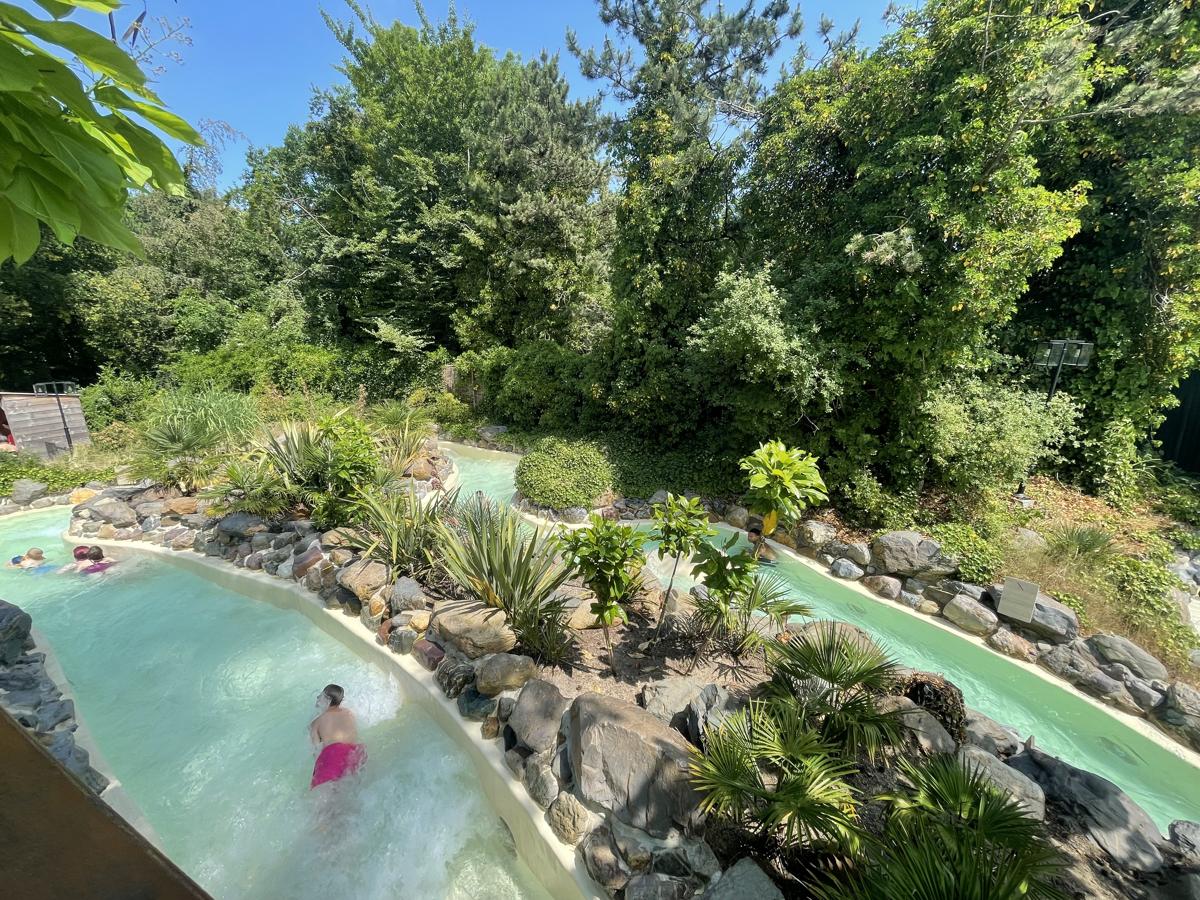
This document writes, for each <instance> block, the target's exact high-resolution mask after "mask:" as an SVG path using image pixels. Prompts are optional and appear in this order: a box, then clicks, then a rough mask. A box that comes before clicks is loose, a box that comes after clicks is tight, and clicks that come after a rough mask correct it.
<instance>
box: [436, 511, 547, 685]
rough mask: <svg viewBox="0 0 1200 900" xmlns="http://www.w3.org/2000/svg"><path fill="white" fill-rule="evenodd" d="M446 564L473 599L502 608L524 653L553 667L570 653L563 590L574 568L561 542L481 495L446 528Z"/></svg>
mask: <svg viewBox="0 0 1200 900" xmlns="http://www.w3.org/2000/svg"><path fill="white" fill-rule="evenodd" d="M440 544H441V560H440V562H441V565H442V567H443V568H444V569H445V571H446V573H447V574H448V575H449V576H450V577H451V579H453V581H454V582H455V583H456V584H457V585H458V586H459V587H460V588H461V589H462V590H463V591H464V592H465V593H466V594H467V595H468V596H469V597H472V598H473V599H475V600H478V601H480V602H482V603H486V604H487V605H488V606H494V607H497V608H499V609H502V610H503V611H504V613H505V616H506V619H507V621H508V624H509V627H510V628H512V630H513V633H514V634H515V635H516V636H517V643H518V645H519V646H520V647H521V649H522V650H523V651H524V652H526V653H529V654H530V655H532V656H534V657H535V658H537V659H540V660H542V661H544V662H547V663H558V662H562V661H563V659H564V658H565V657H566V655H567V652H568V651H569V649H570V643H571V642H570V637H569V635H568V633H567V610H566V604H565V601H564V600H563V599H562V598H560V597H558V596H557V593H556V592H557V591H558V589H559V588H560V587H562V585H563V583H564V582H565V581H566V580H567V579H568V578H569V577H570V575H571V569H570V568H569V567H568V566H567V565H565V564H563V563H562V562H561V561H559V559H558V554H557V542H556V540H555V538H553V537H552V536H551V535H548V534H546V533H544V532H543V531H541V529H536V530H532V531H531V530H530V529H529V528H527V527H526V526H525V525H524V524H523V522H522V520H521V517H520V515H519V514H518V513H517V512H516V511H515V510H513V509H511V508H510V507H507V506H497V505H495V504H494V503H492V501H491V500H489V499H487V498H486V497H479V496H475V497H472V498H471V499H469V500H467V502H466V503H465V504H462V505H461V506H460V507H459V508H458V509H457V510H456V514H455V516H454V519H453V521H452V522H444V523H443V524H442V525H441V541H440Z"/></svg>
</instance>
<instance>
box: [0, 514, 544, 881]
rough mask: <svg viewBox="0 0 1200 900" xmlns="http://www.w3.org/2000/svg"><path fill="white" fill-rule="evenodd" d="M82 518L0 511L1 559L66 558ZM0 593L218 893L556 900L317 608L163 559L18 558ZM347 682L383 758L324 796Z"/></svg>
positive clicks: (423, 727)
mask: <svg viewBox="0 0 1200 900" xmlns="http://www.w3.org/2000/svg"><path fill="white" fill-rule="evenodd" d="M67 519H68V514H67V511H66V510H63V509H61V508H60V509H52V510H47V511H46V512H45V513H30V514H25V515H19V516H14V517H9V518H5V519H0V553H3V554H4V558H6V559H7V558H8V557H11V556H13V555H15V554H17V553H22V552H24V551H25V549H26V548H28V547H30V546H41V547H42V548H44V549H45V550H46V554H47V557H48V558H49V559H51V560H52V561H55V562H65V561H66V559H67V550H66V548H64V547H63V544H62V542H61V540H60V539H59V535H60V534H61V532H62V530H63V528H65V527H66V524H67ZM0 597H4V598H5V599H7V600H9V601H11V602H14V603H17V604H19V605H20V606H22V607H24V608H25V609H26V610H27V611H28V612H29V613H30V614H31V615H32V616H33V619H34V624H35V626H36V627H37V628H38V629H39V630H40V631H41V633H42V634H44V635H45V636H46V638H47V639H48V640H49V641H50V643H51V644H52V645H53V647H54V651H55V653H56V655H57V656H58V658H59V661H60V663H61V665H62V668H63V671H64V673H65V674H66V676H67V678H68V680H69V681H70V684H71V688H72V690H73V691H74V693H75V695H76V697H77V699H78V704H79V709H80V710H81V711H82V714H83V717H84V719H85V721H86V723H87V726H88V728H89V730H90V731H91V732H92V735H93V737H94V738H95V741H96V743H97V744H98V745H99V747H100V749H101V751H102V752H103V754H104V756H105V757H106V758H107V760H108V763H109V764H110V766H111V768H112V769H113V770H114V771H113V774H114V775H115V776H116V777H117V778H118V779H119V780H120V781H121V782H122V783H123V784H124V786H125V789H126V791H127V792H128V793H129V795H130V796H131V797H132V799H133V800H134V801H136V802H137V804H138V805H139V806H140V807H141V809H142V811H143V812H144V813H145V816H146V819H147V821H148V822H149V824H150V825H151V826H152V828H153V829H154V831H155V832H156V833H157V836H158V838H159V840H160V842H161V844H162V847H163V849H164V850H165V851H166V852H167V854H168V855H169V856H170V857H171V858H172V859H173V860H175V862H176V863H178V864H179V865H180V866H181V867H182V868H183V869H184V870H186V871H187V872H188V873H189V874H190V875H191V876H192V877H193V878H195V879H196V880H197V881H198V882H199V883H200V884H201V885H202V886H203V887H204V888H205V889H206V890H208V891H209V892H210V893H211V894H212V895H213V896H214V897H218V898H225V897H230V898H233V897H237V898H243V897H244V898H271V900H274V898H307V897H312V898H322V900H324V898H333V897H356V898H371V897H412V898H427V897H429V898H438V897H442V898H453V900H475V898H480V900H482V898H545V897H546V896H547V895H546V894H545V893H544V892H543V891H542V890H541V888H540V886H539V885H538V884H537V882H536V880H535V879H534V878H533V876H532V875H531V873H529V871H528V870H527V869H525V867H524V866H523V865H522V864H521V863H520V862H519V860H517V858H516V856H515V854H514V852H513V851H512V849H511V847H510V845H509V842H508V837H507V834H506V831H505V829H504V826H503V824H502V823H501V822H500V821H499V819H498V818H497V817H496V816H495V815H494V814H493V813H492V812H491V810H490V808H489V807H488V805H487V802H486V800H485V799H484V797H483V794H482V793H481V791H480V790H479V788H478V786H477V784H476V780H475V773H474V770H473V769H472V767H471V765H470V762H469V761H468V760H467V758H466V757H465V756H464V755H463V753H462V752H461V751H460V750H459V749H458V747H457V746H456V745H455V744H454V743H453V742H452V741H451V740H450V738H449V737H447V736H446V735H445V734H444V733H443V732H442V731H441V730H440V729H439V728H438V727H437V726H436V725H435V724H434V722H433V721H432V720H431V719H429V718H428V717H427V716H426V715H425V714H424V713H422V712H421V711H420V710H419V709H418V708H416V706H415V705H402V704H401V701H400V693H399V690H398V687H397V685H396V684H395V683H394V682H393V681H392V678H391V676H390V675H389V674H388V673H386V672H385V671H384V670H382V669H381V668H379V667H377V666H375V665H373V664H371V663H368V662H366V661H364V660H363V659H362V658H360V657H358V656H356V655H355V654H354V653H353V652H352V651H351V650H350V649H348V648H347V647H345V646H343V645H342V644H341V643H339V642H338V641H337V640H336V639H334V638H333V637H331V636H329V635H327V634H326V633H325V632H323V631H321V630H320V629H319V628H317V627H316V626H315V625H313V624H312V623H311V622H310V621H309V620H308V619H307V618H306V617H305V616H304V615H303V614H301V613H299V612H297V611H294V610H285V609H281V608H277V607H274V606H271V605H270V604H267V603H263V602H259V601H255V600H251V599H249V598H248V597H244V596H242V595H240V594H237V593H233V592H230V591H227V590H224V589H222V588H218V587H217V586H215V585H214V584H212V583H210V582H208V581H206V580H205V579H204V578H202V577H200V576H198V575H194V574H191V573H190V572H185V571H183V570H182V569H180V568H178V567H176V566H173V565H172V564H171V563H169V562H167V561H164V560H159V559H155V558H151V557H132V558H130V559H127V560H125V561H123V562H121V563H120V564H119V565H118V566H116V567H115V568H114V569H113V570H112V571H111V572H108V573H105V574H104V575H102V576H89V577H84V576H74V575H71V576H56V575H52V574H47V575H40V576H39V575H29V574H26V573H21V572H14V571H11V570H4V569H0ZM330 681H333V682H337V683H339V684H341V685H342V686H343V687H345V688H346V698H347V699H346V702H347V703H348V704H349V705H350V706H352V707H353V708H354V710H355V711H356V712H357V714H358V716H359V721H360V727H361V731H362V738H363V741H364V742H365V743H366V745H367V751H368V754H369V761H368V765H367V767H366V769H365V772H364V773H363V775H362V777H361V779H360V780H357V781H355V782H353V783H351V784H348V785H346V787H347V790H345V791H344V792H342V793H341V794H340V795H339V796H338V797H336V798H335V801H334V802H332V803H328V804H326V805H325V806H318V804H320V803H323V802H324V800H325V799H327V798H320V797H317V796H315V795H314V793H312V792H310V791H309V789H308V779H309V777H310V775H311V771H312V763H313V754H312V751H311V749H310V747H309V743H308V735H307V726H308V722H309V721H310V719H311V718H312V716H313V715H314V707H313V704H314V701H315V698H316V693H317V692H318V691H319V690H320V689H321V688H322V687H323V686H324V685H325V684H326V683H327V682H330ZM317 793H318V794H319V793H321V792H317Z"/></svg>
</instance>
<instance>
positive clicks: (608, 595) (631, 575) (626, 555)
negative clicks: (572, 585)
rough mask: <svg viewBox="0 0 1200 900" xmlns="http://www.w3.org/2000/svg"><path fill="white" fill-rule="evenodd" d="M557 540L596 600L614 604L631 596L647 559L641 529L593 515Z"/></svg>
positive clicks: (644, 537) (644, 540)
mask: <svg viewBox="0 0 1200 900" xmlns="http://www.w3.org/2000/svg"><path fill="white" fill-rule="evenodd" d="M559 540H560V542H561V545H562V548H563V555H564V557H565V558H566V559H567V561H568V562H569V563H570V564H571V565H572V566H574V568H575V569H576V571H578V572H579V574H580V577H582V578H583V582H584V584H586V585H587V586H588V588H590V589H591V591H592V592H593V593H594V594H595V595H596V598H597V600H598V601H600V602H602V603H604V604H605V605H614V604H620V603H623V602H625V601H626V600H628V599H629V598H630V595H631V594H632V593H633V587H634V584H635V583H636V578H637V576H638V574H639V573H640V572H641V568H642V565H643V563H645V560H646V555H645V553H644V552H643V551H642V545H643V544H645V542H646V536H645V535H644V534H643V533H642V532H640V531H638V530H637V529H636V528H633V527H632V526H630V525H621V524H618V523H617V522H614V521H611V520H610V519H605V518H603V517H601V516H598V515H593V516H592V517H591V520H590V522H589V524H588V526H587V527H586V528H579V529H575V530H573V531H567V532H565V533H564V534H562V535H561V536H560V538H559Z"/></svg>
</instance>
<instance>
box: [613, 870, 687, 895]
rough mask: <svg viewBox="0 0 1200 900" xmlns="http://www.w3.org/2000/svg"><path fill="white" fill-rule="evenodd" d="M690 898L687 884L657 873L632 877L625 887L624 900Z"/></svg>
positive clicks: (678, 879) (679, 879)
mask: <svg viewBox="0 0 1200 900" xmlns="http://www.w3.org/2000/svg"><path fill="white" fill-rule="evenodd" d="M690 896H692V887H691V884H690V883H689V882H687V881H685V880H684V879H682V878H673V877H672V876H670V875H661V874H659V873H652V874H645V873H643V874H641V875H634V876H633V877H632V878H630V879H629V883H628V884H627V885H625V900H685V898H687V897H690Z"/></svg>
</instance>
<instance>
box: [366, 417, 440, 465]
mask: <svg viewBox="0 0 1200 900" xmlns="http://www.w3.org/2000/svg"><path fill="white" fill-rule="evenodd" d="M372 420H373V422H374V424H375V426H376V427H377V428H378V430H379V438H380V444H381V446H382V449H383V455H384V461H385V463H386V465H387V466H388V467H389V468H391V469H392V470H393V471H395V472H397V473H399V474H403V472H404V470H405V469H407V468H408V466H409V465H411V464H412V462H413V460H415V459H416V458H417V456H419V455H420V453H421V450H422V448H423V447H424V445H425V441H426V440H428V439H429V437H430V436H431V435H432V434H433V425H432V423H430V421H429V420H428V419H427V418H425V417H424V416H422V415H421V414H419V413H418V412H416V411H415V410H413V409H411V408H409V407H408V406H407V405H405V404H403V403H400V402H399V401H392V402H390V403H385V404H383V405H382V406H380V407H377V408H376V409H375V410H374V412H373V416H372Z"/></svg>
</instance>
